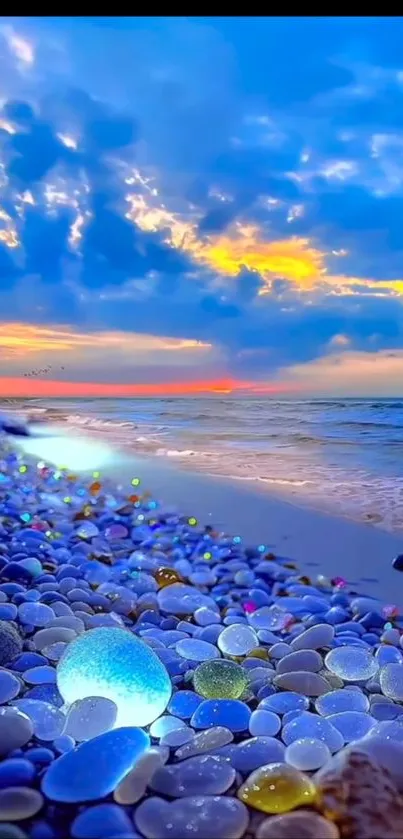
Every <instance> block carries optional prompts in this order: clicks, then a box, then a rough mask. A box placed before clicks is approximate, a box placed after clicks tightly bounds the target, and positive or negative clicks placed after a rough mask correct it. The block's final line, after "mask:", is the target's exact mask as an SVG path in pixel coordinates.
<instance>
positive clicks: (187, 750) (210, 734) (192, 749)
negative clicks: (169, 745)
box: [175, 725, 234, 760]
mask: <svg viewBox="0 0 403 839" xmlns="http://www.w3.org/2000/svg"><path fill="white" fill-rule="evenodd" d="M233 739H234V735H233V733H232V731H230V730H229V728H225V726H222V725H217V726H214V727H213V728H208V729H206V731H201V732H200V733H198V734H195V735H194V737H193V738H192V740H189V742H188V743H185V744H184V745H183V746H180V748H179V749H178V750H177V751H176V752H175V757H176V758H177V759H178V760H184V759H185V758H187V757H191V756H192V755H196V754H203V753H204V752H209V751H211V752H213V751H214V750H215V749H219V748H220V747H221V746H226V745H227V744H228V743H231V742H232V740H233Z"/></svg>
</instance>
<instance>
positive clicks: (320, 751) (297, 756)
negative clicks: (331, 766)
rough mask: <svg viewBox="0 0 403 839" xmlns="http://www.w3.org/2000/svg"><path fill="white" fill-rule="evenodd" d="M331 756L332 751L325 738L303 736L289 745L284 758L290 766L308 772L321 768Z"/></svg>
mask: <svg viewBox="0 0 403 839" xmlns="http://www.w3.org/2000/svg"><path fill="white" fill-rule="evenodd" d="M331 756H332V753H331V751H330V749H329V748H328V746H327V745H326V743H324V742H323V740H318V739H317V738H314V737H303V738H301V739H300V740H294V741H293V742H292V743H290V745H289V746H287V748H286V750H285V755H284V760H285V761H286V763H289V764H290V766H295V768H296V769H301V770H302V771H304V772H306V771H310V770H313V769H320V767H321V766H324V765H325V763H327V761H328V760H330V758H331Z"/></svg>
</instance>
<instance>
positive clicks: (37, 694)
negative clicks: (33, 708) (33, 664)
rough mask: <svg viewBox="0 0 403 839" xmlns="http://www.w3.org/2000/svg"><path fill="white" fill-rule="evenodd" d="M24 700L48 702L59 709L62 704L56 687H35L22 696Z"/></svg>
mask: <svg viewBox="0 0 403 839" xmlns="http://www.w3.org/2000/svg"><path fill="white" fill-rule="evenodd" d="M24 699H41V700H42V702H49V703H50V705H55V706H56V708H61V707H62V705H63V704H64V702H63V698H62V696H61V695H60V693H59V691H58V689H57V687H56V685H35V687H34V688H32V689H31V690H28V691H27V692H26V693H25V694H24Z"/></svg>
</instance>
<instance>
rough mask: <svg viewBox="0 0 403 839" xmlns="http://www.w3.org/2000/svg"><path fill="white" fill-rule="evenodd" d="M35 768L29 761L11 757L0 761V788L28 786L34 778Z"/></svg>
mask: <svg viewBox="0 0 403 839" xmlns="http://www.w3.org/2000/svg"><path fill="white" fill-rule="evenodd" d="M35 775H36V770H35V766H33V765H32V763H31V761H29V760H26V759H24V758H18V757H14V758H13V757H11V758H8V760H3V761H2V762H1V763H0V789H4V788H5V787H29V786H31V785H32V782H33V780H34V778H35Z"/></svg>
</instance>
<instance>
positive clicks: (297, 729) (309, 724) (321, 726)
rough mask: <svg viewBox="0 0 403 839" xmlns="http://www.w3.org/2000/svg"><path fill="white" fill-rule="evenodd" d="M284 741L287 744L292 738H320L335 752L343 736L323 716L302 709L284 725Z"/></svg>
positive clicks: (339, 746)
mask: <svg viewBox="0 0 403 839" xmlns="http://www.w3.org/2000/svg"><path fill="white" fill-rule="evenodd" d="M281 736H282V739H283V740H284V743H285V744H286V745H287V746H289V745H290V743H293V742H294V740H301V739H305V738H307V737H308V738H314V739H316V740H322V741H323V742H324V743H326V745H327V746H328V748H329V749H330V751H331V752H337V751H338V750H339V749H341V748H342V747H343V745H344V738H343V736H342V735H341V734H340V732H339V731H338V730H337V728H335V727H334V726H333V725H331V723H330V722H328V720H327V719H325V717H319V716H317V715H316V714H310V713H309V712H308V711H303V713H302V714H300V716H299V717H296V718H295V719H293V720H291V722H289V723H287V725H285V726H284V728H283V730H282V733H281Z"/></svg>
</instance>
